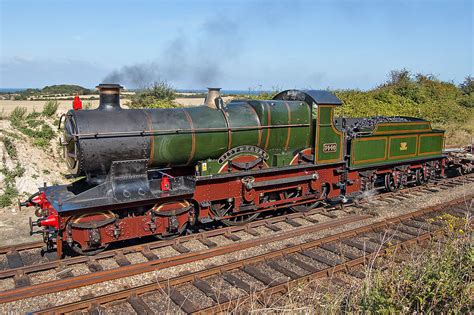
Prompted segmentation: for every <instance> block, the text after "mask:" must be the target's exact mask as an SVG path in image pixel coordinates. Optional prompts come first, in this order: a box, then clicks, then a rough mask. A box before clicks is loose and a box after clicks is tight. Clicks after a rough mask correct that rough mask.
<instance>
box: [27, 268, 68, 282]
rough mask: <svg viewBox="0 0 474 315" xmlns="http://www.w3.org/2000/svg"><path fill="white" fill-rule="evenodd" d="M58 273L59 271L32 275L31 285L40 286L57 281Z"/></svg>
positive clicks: (47, 271)
mask: <svg viewBox="0 0 474 315" xmlns="http://www.w3.org/2000/svg"><path fill="white" fill-rule="evenodd" d="M66 268H67V267H66ZM56 273H57V271H56V270H55V269H51V270H45V271H41V272H36V273H32V274H30V275H29V276H30V280H31V284H38V283H43V282H47V281H52V280H56V279H57V277H56Z"/></svg>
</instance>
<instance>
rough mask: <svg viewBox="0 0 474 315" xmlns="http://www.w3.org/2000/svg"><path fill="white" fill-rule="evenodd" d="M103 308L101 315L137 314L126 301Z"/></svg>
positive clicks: (106, 305)
mask: <svg viewBox="0 0 474 315" xmlns="http://www.w3.org/2000/svg"><path fill="white" fill-rule="evenodd" d="M103 307H104V310H103V311H101V312H100V313H101V314H136V312H135V310H134V309H133V307H132V306H131V305H130V304H129V303H127V302H125V301H123V302H119V303H117V302H114V303H109V304H105V305H104V306H103Z"/></svg>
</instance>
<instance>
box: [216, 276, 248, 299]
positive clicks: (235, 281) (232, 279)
mask: <svg viewBox="0 0 474 315" xmlns="http://www.w3.org/2000/svg"><path fill="white" fill-rule="evenodd" d="M222 278H223V279H224V280H225V281H227V282H228V283H229V284H230V285H232V286H233V287H236V288H239V289H241V290H243V291H244V292H245V293H247V294H250V293H251V292H252V288H251V287H250V285H249V284H248V283H247V282H245V281H243V280H242V279H239V278H238V277H236V276H234V275H233V274H231V273H230V272H223V273H222Z"/></svg>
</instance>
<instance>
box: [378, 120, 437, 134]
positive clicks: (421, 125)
mask: <svg viewBox="0 0 474 315" xmlns="http://www.w3.org/2000/svg"><path fill="white" fill-rule="evenodd" d="M424 131H431V125H430V123H429V122H427V121H426V122H416V123H383V124H379V125H377V127H376V128H375V130H374V132H373V134H374V135H379V134H380V135H381V134H392V133H397V134H400V133H403V132H407V133H413V132H424Z"/></svg>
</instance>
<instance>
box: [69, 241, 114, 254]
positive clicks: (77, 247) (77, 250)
mask: <svg viewBox="0 0 474 315" xmlns="http://www.w3.org/2000/svg"><path fill="white" fill-rule="evenodd" d="M107 247H109V244H105V245H103V246H100V247H96V248H94V249H88V250H82V248H81V245H79V244H77V243H74V244H73V245H72V247H71V249H72V250H73V251H74V252H75V253H76V254H79V255H81V256H94V255H97V254H99V253H102V252H103V251H104V250H106V249H107Z"/></svg>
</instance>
